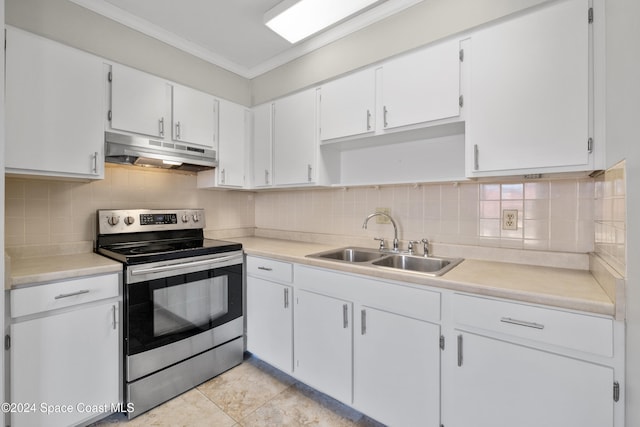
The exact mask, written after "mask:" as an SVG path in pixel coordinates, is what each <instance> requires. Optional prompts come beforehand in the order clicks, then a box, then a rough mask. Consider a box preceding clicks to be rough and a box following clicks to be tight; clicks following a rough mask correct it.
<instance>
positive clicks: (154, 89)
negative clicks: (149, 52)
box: [110, 64, 171, 138]
mask: <svg viewBox="0 0 640 427" xmlns="http://www.w3.org/2000/svg"><path fill="white" fill-rule="evenodd" d="M170 95H171V86H170V85H169V84H168V83H167V81H166V80H163V79H161V78H159V77H156V76H153V75H151V74H147V73H143V72H142V71H138V70H134V69H133V68H129V67H125V66H122V65H118V64H113V65H112V67H111V111H110V117H111V128H112V129H115V130H121V131H126V132H134V133H139V134H142V135H148V136H154V137H160V138H164V137H165V134H167V135H169V134H170V129H169V127H170V126H171V123H170V117H169V111H168V110H167V107H168V105H169V104H168V103H169V102H170V99H171V98H170Z"/></svg>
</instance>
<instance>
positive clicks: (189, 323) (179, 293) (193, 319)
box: [125, 264, 242, 356]
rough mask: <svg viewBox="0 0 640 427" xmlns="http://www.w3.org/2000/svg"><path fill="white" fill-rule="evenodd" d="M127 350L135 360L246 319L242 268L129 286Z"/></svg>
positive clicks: (233, 267) (126, 301)
mask: <svg viewBox="0 0 640 427" xmlns="http://www.w3.org/2000/svg"><path fill="white" fill-rule="evenodd" d="M125 310H126V312H125V328H126V336H125V346H126V352H127V355H129V356H131V355H134V354H137V353H141V352H143V351H147V350H151V349H154V348H157V347H162V346H163V345H166V344H170V343H173V342H176V341H180V340H182V339H185V338H188V337H191V336H193V335H197V334H199V333H201V332H204V331H206V330H209V329H213V328H215V327H217V326H220V325H222V324H224V323H227V322H229V321H231V320H233V319H236V318H238V317H240V316H242V264H238V265H231V266H228V267H222V268H216V269H213V270H205V271H198V272H194V273H187V274H179V275H175V276H169V277H163V278H159V279H153V280H148V281H144V282H138V283H133V284H128V285H127V286H126V290H125Z"/></svg>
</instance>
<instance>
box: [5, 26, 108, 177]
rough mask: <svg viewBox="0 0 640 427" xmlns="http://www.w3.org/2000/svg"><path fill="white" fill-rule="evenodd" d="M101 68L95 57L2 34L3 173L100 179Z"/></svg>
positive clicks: (11, 30) (20, 34) (21, 35)
mask: <svg viewBox="0 0 640 427" xmlns="http://www.w3.org/2000/svg"><path fill="white" fill-rule="evenodd" d="M102 67H103V63H102V60H101V59H100V58H98V57H96V56H93V55H90V54H88V53H85V52H82V51H80V50H77V49H72V48H70V47H67V46H64V45H61V44H59V43H56V42H53V41H51V40H47V39H44V38H42V37H39V36H36V35H34V34H30V33H27V32H24V31H21V30H18V29H15V28H12V27H8V28H7V47H6V101H5V102H6V151H5V156H6V157H5V163H6V168H7V172H9V173H12V172H13V173H21V174H34V175H49V176H62V177H76V178H90V179H96V178H102V177H103V176H104V167H103V163H104V160H103V158H104V150H103V145H104V127H103V111H104V110H103V108H104V91H103V89H102V88H103V87H104V86H103V80H102Z"/></svg>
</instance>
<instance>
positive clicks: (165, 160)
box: [104, 132, 218, 172]
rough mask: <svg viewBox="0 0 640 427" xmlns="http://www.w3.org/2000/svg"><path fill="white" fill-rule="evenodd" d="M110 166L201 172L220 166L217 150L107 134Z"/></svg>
mask: <svg viewBox="0 0 640 427" xmlns="http://www.w3.org/2000/svg"><path fill="white" fill-rule="evenodd" d="M104 141H105V151H104V160H105V162H108V163H118V164H125V165H137V166H147V167H156V168H163V169H175V170H182V171H189V172H199V171H203V170H208V169H213V168H215V167H216V166H218V161H217V159H216V151H215V150H211V149H205V148H197V147H192V146H189V145H186V144H182V143H180V142H166V141H160V140H155V139H148V138H145V137H141V136H134V135H127V134H121V133H115V132H105V133H104Z"/></svg>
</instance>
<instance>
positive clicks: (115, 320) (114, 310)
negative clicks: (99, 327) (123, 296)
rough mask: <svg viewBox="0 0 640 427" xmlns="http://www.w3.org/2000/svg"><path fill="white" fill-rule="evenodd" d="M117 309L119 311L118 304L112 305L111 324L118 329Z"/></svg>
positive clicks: (114, 328)
mask: <svg viewBox="0 0 640 427" xmlns="http://www.w3.org/2000/svg"><path fill="white" fill-rule="evenodd" d="M116 311H117V309H116V305H115V304H114V305H112V306H111V315H112V320H111V326H113V330H116V329H117V325H118V320H117V316H116Z"/></svg>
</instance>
